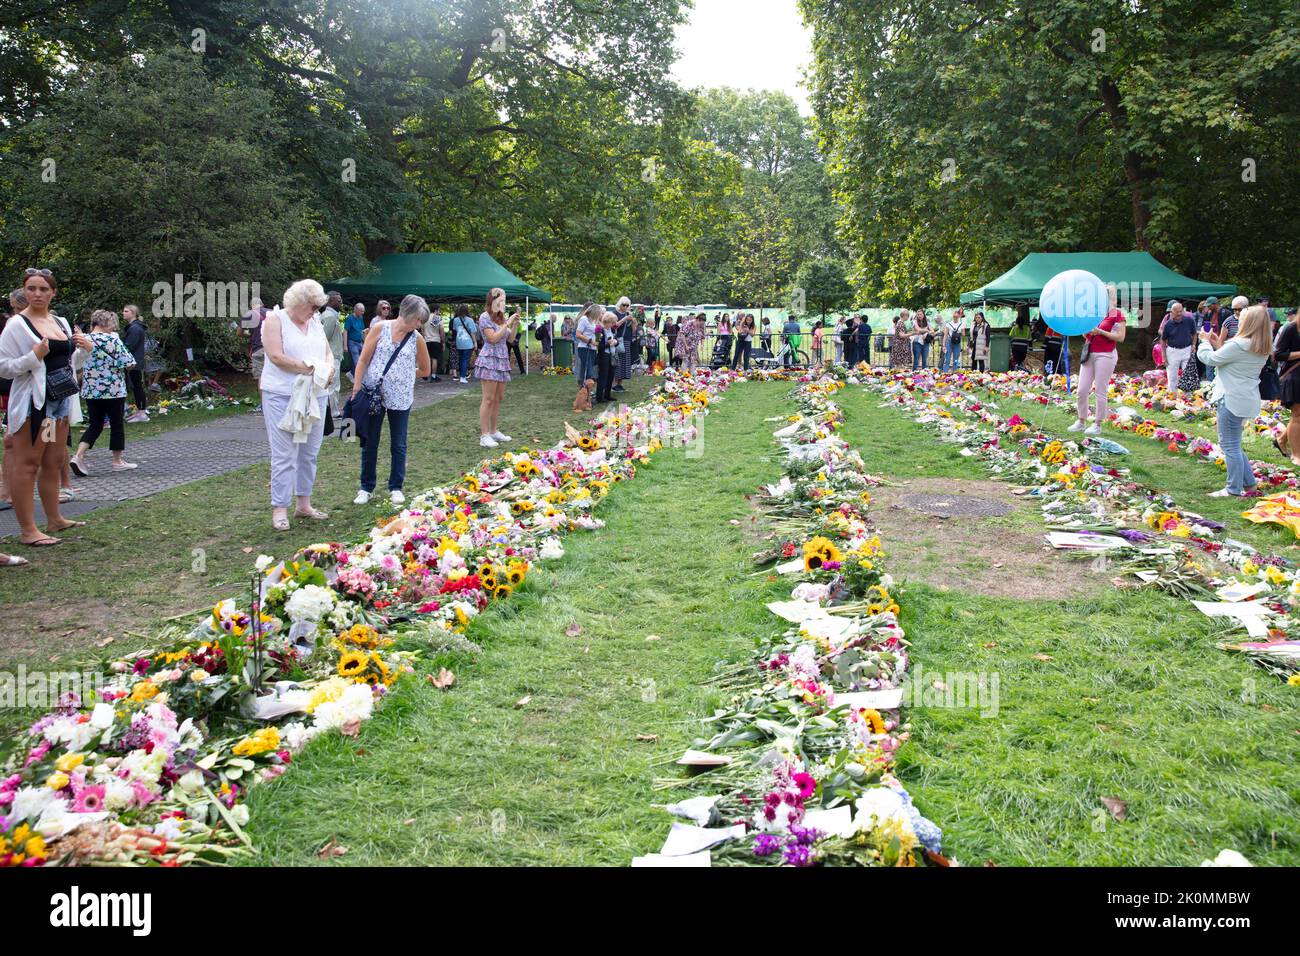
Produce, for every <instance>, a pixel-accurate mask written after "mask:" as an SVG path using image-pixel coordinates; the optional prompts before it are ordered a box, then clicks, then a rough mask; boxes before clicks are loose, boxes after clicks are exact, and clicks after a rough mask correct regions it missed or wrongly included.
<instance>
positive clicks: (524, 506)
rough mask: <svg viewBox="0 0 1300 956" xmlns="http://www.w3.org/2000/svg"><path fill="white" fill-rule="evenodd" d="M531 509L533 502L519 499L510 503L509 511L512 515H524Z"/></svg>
mask: <svg viewBox="0 0 1300 956" xmlns="http://www.w3.org/2000/svg"><path fill="white" fill-rule="evenodd" d="M532 510H533V503H532V502H531V501H528V500H527V499H521V500H519V501H516V502H514V503H513V504H511V505H510V513H511V514H513V515H525V514H528V512H530V511H532Z"/></svg>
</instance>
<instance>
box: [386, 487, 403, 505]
mask: <svg viewBox="0 0 1300 956" xmlns="http://www.w3.org/2000/svg"><path fill="white" fill-rule="evenodd" d="M388 500H389V501H391V502H392V503H393V504H395V505H404V504H406V495H404V494H402V489H400V488H398V489H397V490H396V491H394V492H392V493H391V494H390V495H389V496H388Z"/></svg>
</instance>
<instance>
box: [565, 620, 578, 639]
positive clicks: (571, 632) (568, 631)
mask: <svg viewBox="0 0 1300 956" xmlns="http://www.w3.org/2000/svg"><path fill="white" fill-rule="evenodd" d="M581 633H582V625H581V624H579V623H578V622H577V621H574V622H573V623H572V624H570V625H569V626H568V627H566V628H565V629H564V636H565V637H577V636H578V635H579V634H581Z"/></svg>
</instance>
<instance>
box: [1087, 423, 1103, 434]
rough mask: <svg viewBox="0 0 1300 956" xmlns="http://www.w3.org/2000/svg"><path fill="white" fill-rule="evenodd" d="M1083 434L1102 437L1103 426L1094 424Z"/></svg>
mask: <svg viewBox="0 0 1300 956" xmlns="http://www.w3.org/2000/svg"><path fill="white" fill-rule="evenodd" d="M1083 433H1084V434H1085V435H1100V434H1101V425H1099V424H1097V423H1096V422H1093V423H1092V424H1091V425H1089V426H1088V427H1087V428H1085V429H1084V430H1083Z"/></svg>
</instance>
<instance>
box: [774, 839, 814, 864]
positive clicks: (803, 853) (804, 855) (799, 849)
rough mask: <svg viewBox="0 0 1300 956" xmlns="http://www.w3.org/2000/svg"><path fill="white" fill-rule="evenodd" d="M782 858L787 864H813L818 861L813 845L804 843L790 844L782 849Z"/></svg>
mask: <svg viewBox="0 0 1300 956" xmlns="http://www.w3.org/2000/svg"><path fill="white" fill-rule="evenodd" d="M781 858H782V859H783V860H784V861H785V863H786V865H787V866H800V867H802V866H812V865H813V863H815V862H816V860H814V859H813V851H812V847H810V846H805V845H804V844H802V843H791V844H788V845H787V846H786V848H785V849H784V850H783V851H782V853H781Z"/></svg>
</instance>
